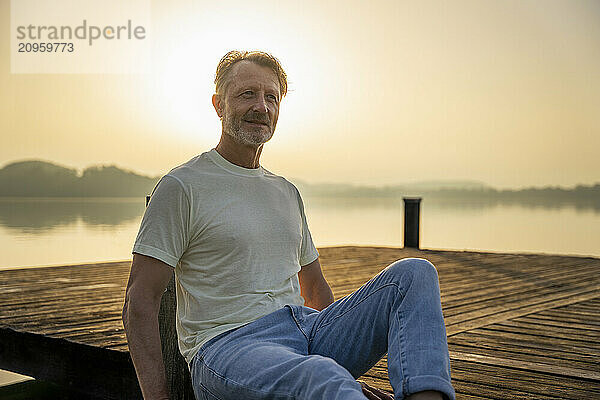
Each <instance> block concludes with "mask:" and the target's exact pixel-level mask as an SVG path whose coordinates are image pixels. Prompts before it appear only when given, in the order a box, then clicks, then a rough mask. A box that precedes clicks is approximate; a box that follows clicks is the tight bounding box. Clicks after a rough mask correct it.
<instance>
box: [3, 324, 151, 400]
mask: <svg viewBox="0 0 600 400" xmlns="http://www.w3.org/2000/svg"><path fill="white" fill-rule="evenodd" d="M0 369H4V370H7V371H13V372H17V373H20V374H24V375H28V376H33V377H36V378H38V379H41V380H47V381H52V382H55V383H58V384H60V385H63V386H67V387H69V388H70V389H71V390H74V391H78V392H84V393H86V394H91V395H93V396H97V397H100V398H104V399H141V398H142V394H141V391H140V389H139V385H138V383H137V378H136V375H135V370H134V368H133V363H132V362H131V359H130V357H129V354H128V353H123V352H118V351H111V350H106V349H101V348H98V347H93V346H88V345H84V344H78V343H73V342H70V341H67V340H64V339H55V338H48V337H45V336H42V335H36V334H32V333H27V332H17V331H14V330H12V329H9V328H0Z"/></svg>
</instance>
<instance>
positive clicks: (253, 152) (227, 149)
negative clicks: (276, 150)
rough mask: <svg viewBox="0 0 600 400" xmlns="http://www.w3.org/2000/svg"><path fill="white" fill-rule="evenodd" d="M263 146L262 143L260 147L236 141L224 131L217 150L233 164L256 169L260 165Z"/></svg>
mask: <svg viewBox="0 0 600 400" xmlns="http://www.w3.org/2000/svg"><path fill="white" fill-rule="evenodd" d="M263 146H264V145H262V144H261V145H260V146H258V147H254V146H248V145H243V144H240V143H237V142H235V141H234V140H233V139H232V138H231V137H229V136H228V135H227V134H225V133H223V134H222V135H221V140H220V141H219V144H218V145H217V147H215V150H217V152H218V153H219V154H220V155H221V156H222V157H223V158H224V159H226V160H227V161H229V162H230V163H232V164H235V165H237V166H240V167H244V168H251V169H255V168H258V167H259V166H260V163H259V161H260V153H261V152H262V148H263Z"/></svg>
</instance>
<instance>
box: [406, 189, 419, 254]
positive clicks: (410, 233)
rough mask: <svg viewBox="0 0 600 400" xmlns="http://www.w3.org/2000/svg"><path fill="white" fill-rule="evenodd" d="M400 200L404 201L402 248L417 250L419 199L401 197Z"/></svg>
mask: <svg viewBox="0 0 600 400" xmlns="http://www.w3.org/2000/svg"><path fill="white" fill-rule="evenodd" d="M402 200H404V247H412V248H415V249H418V248H419V236H420V235H419V233H420V232H419V217H420V212H419V210H420V207H421V198H420V197H403V198H402Z"/></svg>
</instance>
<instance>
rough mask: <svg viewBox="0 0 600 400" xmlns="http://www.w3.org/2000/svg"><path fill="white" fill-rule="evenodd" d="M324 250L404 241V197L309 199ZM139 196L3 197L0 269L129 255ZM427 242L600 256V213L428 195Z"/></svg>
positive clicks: (423, 241) (314, 232)
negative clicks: (117, 197)
mask: <svg viewBox="0 0 600 400" xmlns="http://www.w3.org/2000/svg"><path fill="white" fill-rule="evenodd" d="M304 202H305V209H306V214H307V217H308V221H309V226H310V229H311V233H312V235H313V240H314V241H315V244H316V245H317V246H318V247H322V246H335V245H346V244H354V245H379V246H396V247H400V246H402V244H403V232H402V230H403V205H402V200H396V199H389V198H382V199H377V198H318V197H304ZM143 212H144V200H143V199H139V198H134V199H129V198H127V199H17V200H15V199H6V198H5V199H0V254H1V255H0V269H7V268H18V267H31V266H47V265H62V264H75V263H84V262H94V261H110V260H126V259H131V248H132V246H133V241H134V240H135V236H136V234H137V230H138V228H139V224H140V221H141V218H142V214H143ZM421 247H423V248H434V249H470V250H483V251H497V252H535V253H552V254H574V255H591V256H600V210H598V209H593V208H581V207H580V208H576V207H573V206H564V207H559V206H552V207H550V206H543V207H542V206H536V207H533V206H525V205H518V204H517V205H515V204H512V205H502V204H489V203H474V202H470V203H465V202H462V201H457V200H452V201H450V200H443V199H427V198H425V199H424V200H423V201H422V203H421Z"/></svg>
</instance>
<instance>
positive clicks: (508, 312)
mask: <svg viewBox="0 0 600 400" xmlns="http://www.w3.org/2000/svg"><path fill="white" fill-rule="evenodd" d="M599 289H600V286H598V287H597V288H595V289H593V290H590V291H586V292H581V293H579V294H576V293H577V292H567V293H561V294H556V295H551V296H546V297H545V298H543V299H542V300H541V301H539V300H538V301H539V302H538V303H533V304H530V305H524V306H521V307H517V308H514V309H511V308H508V307H507V306H504V305H498V306H496V307H495V308H494V309H493V310H490V314H491V315H483V316H479V315H480V314H474V315H475V318H473V319H467V318H469V317H470V316H467V315H465V316H463V318H462V320H461V319H458V318H456V319H455V321H459V322H454V323H452V322H449V321H448V320H446V324H447V325H446V332H447V334H448V335H449V336H452V335H456V334H458V333H460V332H465V331H468V330H471V329H475V328H480V327H482V326H486V325H490V324H494V323H498V322H501V321H505V320H507V319H510V318H515V317H520V316H522V315H527V314H531V313H534V312H537V311H541V310H547V309H550V308H555V307H559V306H564V305H568V304H573V303H577V302H581V301H584V300H589V299H592V298H594V297H598V296H600V292H599V291H598V290H599ZM498 310H500V312H498ZM465 319H467V320H465Z"/></svg>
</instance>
